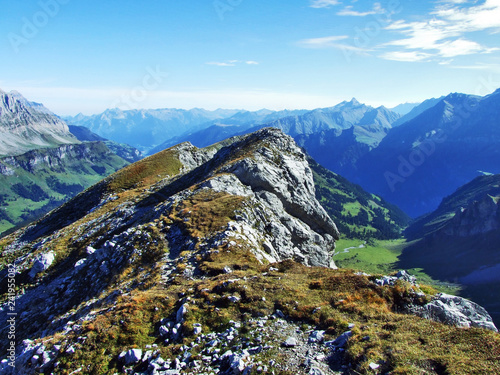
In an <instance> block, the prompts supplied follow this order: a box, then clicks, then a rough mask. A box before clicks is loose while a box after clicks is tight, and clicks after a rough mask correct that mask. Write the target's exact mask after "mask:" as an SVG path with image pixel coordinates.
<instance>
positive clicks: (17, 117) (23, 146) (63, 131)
mask: <svg viewBox="0 0 500 375" xmlns="http://www.w3.org/2000/svg"><path fill="white" fill-rule="evenodd" d="M74 143H79V141H78V140H77V139H76V138H75V137H74V136H73V135H72V134H71V133H70V131H69V129H68V126H67V125H66V123H65V122H64V121H62V120H61V119H59V118H58V117H57V116H55V115H54V114H53V113H52V112H51V111H50V110H49V109H47V108H46V107H44V106H43V104H40V103H35V102H30V101H28V100H27V99H26V98H25V97H24V96H22V95H21V94H20V93H19V92H17V91H11V92H10V93H5V92H4V91H0V155H5V156H7V155H8V156H12V155H20V154H23V153H25V152H26V151H29V150H33V149H37V148H42V147H52V146H58V145H62V144H74Z"/></svg>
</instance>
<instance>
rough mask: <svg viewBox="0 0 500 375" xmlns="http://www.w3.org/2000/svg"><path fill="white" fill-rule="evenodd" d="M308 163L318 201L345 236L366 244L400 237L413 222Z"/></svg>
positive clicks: (373, 196) (313, 164) (342, 180)
mask: <svg viewBox="0 0 500 375" xmlns="http://www.w3.org/2000/svg"><path fill="white" fill-rule="evenodd" d="M308 161H309V165H310V166H311V169H312V171H313V175H314V182H315V184H316V198H317V199H318V200H319V202H320V203H321V204H322V205H323V207H325V210H326V212H327V213H328V214H329V215H330V217H331V218H332V219H333V220H334V221H335V223H336V224H337V227H338V228H339V231H340V233H342V235H343V236H345V237H347V238H361V239H365V240H368V239H391V238H399V237H401V232H402V230H403V229H404V228H406V226H407V225H408V223H409V221H410V218H409V217H408V216H407V215H406V214H405V213H404V212H402V211H401V210H400V209H399V208H397V207H395V206H393V205H391V204H389V203H387V202H385V201H384V200H383V199H382V198H380V197H377V196H376V195H374V194H369V193H367V192H366V191H364V190H363V189H362V188H361V187H360V186H358V185H354V184H352V183H350V182H349V181H347V180H346V179H345V178H343V177H342V176H339V175H338V174H335V173H333V172H331V171H329V170H328V169H326V168H324V167H322V166H321V165H319V164H318V163H316V162H315V161H314V160H313V159H311V158H309V160H308Z"/></svg>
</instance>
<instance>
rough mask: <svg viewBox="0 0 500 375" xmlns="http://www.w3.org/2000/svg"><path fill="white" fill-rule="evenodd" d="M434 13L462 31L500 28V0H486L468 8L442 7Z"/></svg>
mask: <svg viewBox="0 0 500 375" xmlns="http://www.w3.org/2000/svg"><path fill="white" fill-rule="evenodd" d="M434 14H436V15H437V16H438V17H441V18H443V19H445V20H447V21H449V22H450V26H452V27H456V28H458V29H459V30H461V31H462V32H470V31H480V30H487V29H492V28H500V0H486V1H485V2H484V4H481V5H477V6H473V7H469V8H460V7H457V6H455V7H442V8H438V9H437V10H436V11H435V12H434Z"/></svg>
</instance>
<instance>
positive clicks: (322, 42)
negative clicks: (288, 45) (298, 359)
mask: <svg viewBox="0 0 500 375" xmlns="http://www.w3.org/2000/svg"><path fill="white" fill-rule="evenodd" d="M346 39H349V37H348V36H347V35H334V36H326V37H322V38H311V39H302V40H299V41H298V45H299V46H301V47H303V48H317V49H325V48H334V49H339V50H341V51H344V52H354V53H357V54H361V55H366V54H368V52H370V51H371V50H370V49H367V48H360V47H356V46H353V45H350V44H347V43H339V42H340V41H341V40H346Z"/></svg>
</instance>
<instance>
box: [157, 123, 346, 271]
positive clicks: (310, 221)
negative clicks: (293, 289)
mask: <svg viewBox="0 0 500 375" xmlns="http://www.w3.org/2000/svg"><path fill="white" fill-rule="evenodd" d="M179 147H180V148H179ZM176 149H178V150H179V153H180V155H181V154H182V153H184V154H187V155H183V156H182V157H180V158H179V159H180V160H181V161H183V163H184V162H185V164H184V167H185V169H186V170H189V169H193V172H191V174H194V172H197V171H200V173H199V174H196V178H199V179H203V180H204V181H203V182H202V183H201V184H199V185H197V187H198V189H196V190H192V189H191V190H182V191H180V192H178V193H177V194H175V195H173V196H171V197H170V198H169V199H168V200H167V201H166V202H164V203H163V204H162V205H161V206H160V207H159V208H158V209H157V212H158V215H160V214H161V213H162V212H164V211H165V210H168V209H169V207H171V205H172V203H173V202H178V201H181V200H184V199H187V198H189V196H191V195H193V194H196V193H198V192H199V191H200V190H199V189H211V190H213V191H215V192H222V193H226V194H231V195H236V196H241V197H245V198H246V199H245V203H244V204H243V205H242V207H241V209H240V210H238V214H237V215H236V220H234V221H231V222H229V223H228V225H227V227H226V229H225V230H224V231H222V232H220V233H214V234H213V236H211V237H210V238H206V239H203V240H204V241H203V246H205V247H206V248H213V247H217V246H219V245H222V244H225V243H236V242H239V243H241V242H244V243H246V244H248V245H250V248H251V249H252V251H253V252H254V253H255V254H256V255H257V257H258V258H259V259H267V260H268V261H270V262H276V261H280V260H283V259H290V258H291V259H294V260H296V261H298V262H301V263H303V264H306V265H312V266H325V267H335V264H334V263H333V261H332V255H333V251H334V249H335V240H336V239H338V238H339V232H338V230H337V227H336V226H335V223H333V221H332V220H331V219H330V217H329V216H328V214H327V213H326V211H325V210H324V209H323V207H322V206H321V205H320V204H319V202H318V201H317V200H316V197H315V187H314V180H313V175H312V171H311V169H310V168H309V164H308V163H307V160H306V156H305V154H304V153H303V152H302V150H301V149H300V148H299V147H298V146H297V145H296V144H295V142H294V141H293V139H292V138H291V137H289V136H287V135H285V134H283V133H282V132H281V131H279V130H276V129H263V130H260V131H258V132H255V133H252V134H250V135H248V136H245V137H242V138H240V139H239V140H235V142H234V143H232V144H230V145H229V146H227V147H224V148H222V149H220V150H219V151H218V152H217V153H214V152H215V151H214V150H213V149H208V150H207V149H202V150H198V149H196V148H194V147H193V146H190V145H189V144H188V143H185V144H182V145H179V146H176ZM242 153H243V154H244V155H243V157H241V155H240V154H242ZM193 154H194V155H193ZM198 154H199V155H198ZM195 168H197V169H196V170H194V169H195ZM200 175H201V176H203V175H204V176H203V177H199V176H200ZM193 178H195V177H193ZM177 239H178V242H179V243H184V244H185V243H186V242H188V241H190V240H189V239H187V238H185V239H180V238H179V237H177ZM197 240H199V239H197ZM197 240H196V241H197ZM182 246H184V245H182Z"/></svg>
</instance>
